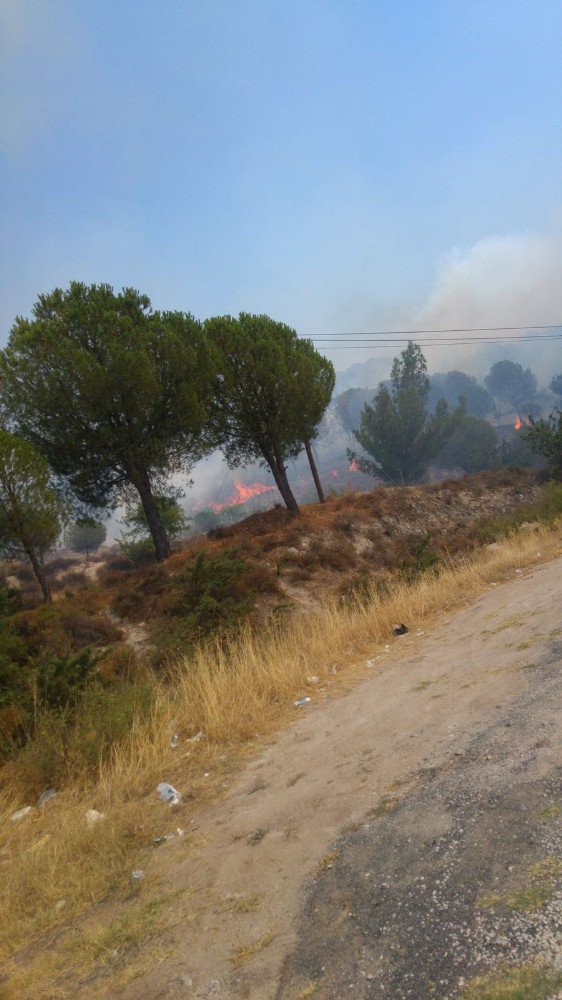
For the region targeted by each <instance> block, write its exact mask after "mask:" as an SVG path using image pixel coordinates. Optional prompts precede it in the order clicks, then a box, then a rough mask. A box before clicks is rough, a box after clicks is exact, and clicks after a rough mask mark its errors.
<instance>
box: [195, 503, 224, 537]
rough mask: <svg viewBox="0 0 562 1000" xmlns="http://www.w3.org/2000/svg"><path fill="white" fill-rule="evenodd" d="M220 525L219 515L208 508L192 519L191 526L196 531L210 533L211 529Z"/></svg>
mask: <svg viewBox="0 0 562 1000" xmlns="http://www.w3.org/2000/svg"><path fill="white" fill-rule="evenodd" d="M220 523H221V518H220V515H219V514H217V513H216V511H214V510H211V508H210V507H209V508H207V509H206V510H200V511H199V513H197V514H195V516H194V518H193V524H194V526H195V528H196V529H197V530H198V531H212V530H213V528H218V526H219V524H220Z"/></svg>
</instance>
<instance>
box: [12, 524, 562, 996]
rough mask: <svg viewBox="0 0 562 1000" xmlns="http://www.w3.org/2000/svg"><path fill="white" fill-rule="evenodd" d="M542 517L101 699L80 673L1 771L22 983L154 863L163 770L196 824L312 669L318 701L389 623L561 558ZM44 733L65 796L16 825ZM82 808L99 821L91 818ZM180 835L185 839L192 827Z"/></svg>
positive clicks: (369, 652)
mask: <svg viewBox="0 0 562 1000" xmlns="http://www.w3.org/2000/svg"><path fill="white" fill-rule="evenodd" d="M550 519H551V516H550V513H549V514H548V516H547V519H546V520H547V523H545V524H540V523H538V522H536V523H535V524H533V525H531V526H528V527H523V528H521V527H520V528H519V529H517V530H515V531H510V533H509V534H508V536H507V537H505V538H504V540H503V541H501V542H497V543H495V544H494V546H493V547H492V548H489V547H487V548H476V549H474V550H473V551H472V552H470V553H465V554H462V555H461V554H459V555H458V556H456V557H454V558H453V557H451V558H448V559H446V560H444V561H442V562H441V563H440V564H439V565H432V566H430V567H428V568H427V569H423V568H420V569H419V571H418V572H416V573H414V574H413V575H411V576H410V577H409V578H408V579H406V578H404V577H403V576H401V575H400V574H397V575H396V577H395V579H394V580H393V581H392V583H390V584H389V585H387V587H385V588H384V590H382V591H381V588H379V587H376V586H374V587H373V588H372V589H368V588H367V589H364V590H363V591H362V593H361V594H360V595H359V594H357V595H355V596H354V597H353V599H352V600H347V601H346V602H345V603H343V604H342V602H341V600H339V599H338V598H337V597H332V598H329V599H327V600H326V601H325V603H324V604H323V605H322V606H321V607H320V608H319V609H318V610H317V611H316V612H315V613H314V614H312V615H310V614H307V615H303V614H296V615H294V616H291V617H290V618H288V619H285V620H279V621H277V622H276V623H275V622H273V623H270V626H269V627H268V629H267V631H264V630H256V629H254V628H251V627H250V626H245V627H243V628H242V629H241V630H239V631H238V632H237V633H236V634H233V635H232V637H231V638H224V637H218V636H217V637H216V638H214V639H210V640H208V641H207V642H205V643H203V644H202V645H196V646H194V647H193V649H192V651H191V652H190V653H189V654H188V655H187V656H184V657H179V658H176V659H175V660H173V661H171V662H170V665H169V667H168V669H167V670H166V671H165V672H163V671H161V672H160V673H155V672H153V671H152V672H151V671H147V672H144V673H143V674H138V675H137V676H136V677H135V678H134V679H133V678H130V680H129V681H128V682H127V685H126V686H125V687H124V688H123V689H122V690H121V698H120V699H118V698H116V699H115V701H113V700H111V701H110V703H109V704H108V702H104V698H108V695H107V691H105V693H104V687H103V685H101V686H100V685H98V684H95V685H93V686H88V685H86V686H85V687H84V689H83V691H82V694H81V696H80V698H79V699H78V701H77V702H76V710H74V711H71V712H70V713H69V714H68V715H67V716H64V715H63V716H59V717H58V719H57V722H56V725H54V724H53V722H54V719H53V716H52V715H51V712H50V710H44V712H43V714H42V715H41V717H40V718H39V719H37V720H36V726H37V729H36V736H34V738H33V739H32V740H31V741H30V743H29V744H28V745H27V747H26V748H24V750H23V752H21V753H20V754H18V755H16V756H15V757H14V758H13V759H11V760H10V761H8V762H7V763H6V764H5V766H4V769H3V775H2V777H3V792H2V807H3V808H2V821H1V823H0V831H1V833H0V858H1V862H0V865H1V874H2V879H3V885H4V898H5V902H4V914H5V918H6V925H7V926H8V928H9V933H8V936H7V939H6V953H5V955H4V956H3V957H4V960H5V962H7V963H9V961H10V955H12V956H14V955H17V953H18V949H20V948H21V947H23V945H24V943H26V944H29V943H30V941H32V940H35V941H36V952H35V959H34V960H31V961H30V962H29V963H26V966H27V968H26V972H25V974H20V973H19V972H18V971H17V967H16V966H10V965H8V968H10V970H11V972H12V973H13V975H14V979H13V983H14V984H15V988H16V990H19V992H17V993H16V995H18V996H34V997H37V996H43V995H45V996H47V995H49V994H48V993H42V992H41V990H42V989H43V986H42V985H41V977H42V976H43V975H48V976H52V975H62V971H63V969H64V968H65V967H66V966H67V964H68V962H69V961H71V962H72V963H75V964H76V966H77V968H81V967H82V968H83V967H85V966H88V963H90V962H91V961H92V953H91V949H90V944H91V942H90V941H89V936H88V933H85V931H84V930H83V929H82V927H81V922H80V920H79V919H78V918H79V915H80V914H81V913H82V912H84V911H85V910H89V909H90V908H91V907H92V905H93V904H95V903H99V902H101V901H102V900H104V899H107V898H108V896H109V897H111V898H112V899H113V900H114V902H116V903H118V902H119V900H120V899H124V898H126V897H127V896H128V895H129V894H130V892H131V888H130V877H131V871H133V869H135V868H138V867H140V868H147V867H149V863H150V855H151V852H152V851H153V850H154V840H155V838H156V837H157V836H158V835H161V834H162V821H163V815H162V811H163V809H164V808H166V809H167V807H164V806H163V805H162V803H160V802H159V801H158V798H157V796H156V794H155V788H156V785H157V783H158V782H159V781H162V780H166V781H170V782H172V783H173V784H174V785H175V786H176V787H178V788H180V790H182V791H183V792H184V795H185V799H184V803H183V804H181V805H180V806H179V807H178V808H177V811H176V812H175V814H174V818H173V824H172V825H173V826H174V827H175V826H176V825H179V826H184V827H186V828H187V829H189V823H190V819H191V818H192V817H193V814H194V810H196V809H197V807H198V806H199V805H201V804H203V803H204V802H205V801H208V799H209V798H210V797H212V796H213V795H216V794H217V793H220V792H221V791H222V789H223V788H224V787H225V785H228V782H229V780H230V777H231V775H232V773H233V771H236V770H237V768H238V767H239V764H240V761H241V759H242V758H243V755H245V754H246V753H248V752H249V751H250V752H251V751H252V750H253V749H254V748H255V747H256V745H257V744H259V742H260V741H261V740H262V739H264V738H265V737H267V736H269V735H271V734H272V733H273V732H275V730H277V729H278V728H279V727H280V726H282V725H284V724H286V723H287V722H288V721H290V719H291V718H293V717H294V716H293V713H294V711H295V710H294V708H293V701H294V699H295V698H298V697H300V696H303V694H306V693H307V692H308V691H312V689H311V688H310V687H309V683H308V681H307V678H309V677H311V676H314V677H318V678H319V684H320V685H322V686H324V687H325V688H326V689H327V692H326V694H325V695H323V696H324V697H327V696H329V693H330V692H333V693H335V692H337V690H338V687H339V686H340V685H341V684H342V683H343V684H346V683H349V681H350V679H351V678H353V677H361V676H363V674H364V672H365V670H366V669H368V668H366V667H365V660H366V658H370V659H371V662H372V658H373V656H376V654H377V650H378V649H380V648H381V647H383V646H384V644H385V643H388V642H389V641H393V640H392V634H393V628H394V625H395V623H396V622H397V621H404V620H407V621H408V622H409V623H410V625H411V626H415V627H422V628H423V627H427V626H428V625H429V624H431V623H432V622H433V621H434V620H435V619H436V617H438V616H439V615H440V614H442V613H444V612H448V611H451V610H453V609H454V608H456V607H459V606H463V605H464V604H465V603H466V601H467V600H470V599H471V598H472V597H473V596H474V595H476V594H478V593H480V592H481V591H482V590H483V589H485V588H486V587H487V586H489V585H490V583H498V582H499V581H501V580H502V579H505V578H509V577H510V576H512V574H513V572H514V569H516V568H521V567H524V566H526V565H532V564H533V563H536V562H540V561H542V560H544V559H548V558H550V557H552V556H553V555H556V554H557V553H558V551H559V529H557V528H556V529H555V530H552V527H549V526H548V522H550ZM334 667H335V668H336V670H335V672H334ZM111 690H112V692H113V690H116V691H119V684H118V685H117V688H116V689H114V688H112V689H111ZM312 693H313V691H312ZM110 697H112V696H110ZM112 718H113V719H114V725H115V728H114V731H113V732H111V719H112ZM102 719H103V720H105V721H104V722H103V723H102V724H101V725H100V721H101V720H102ZM94 734H95V735H94ZM57 741H58V744H57ZM53 745H55V746H57V745H58V747H59V750H60V754H61V757H60V761H61V766H60V769H59V770H58V777H57V783H56V788H57V792H58V794H57V795H56V796H55V797H54V798H53V799H52V800H51V801H50V802H48V803H47V804H46V805H45V806H44V807H43V808H42V809H37V808H35V807H34V808H33V809H32V811H31V813H30V814H29V815H27V816H26V817H24V818H23V819H21V820H19V821H17V822H11V821H10V820H9V816H10V815H11V814H12V812H13V811H14V810H16V809H19V808H21V807H22V806H23V805H24V804H27V803H30V802H33V801H34V796H35V793H36V792H37V790H38V789H39V788H40V786H41V782H40V781H39V780H38V773H40V767H39V771H38V770H37V768H38V762H37V757H38V758H39V759H40V760H41V759H44V758H45V757H49V756H50V755H51V754H52V753H53ZM204 775H209V777H204ZM89 809H95V810H96V811H98V812H101V813H103V816H104V818H103V820H102V821H100V822H99V823H96V824H95V825H93V826H89V825H88V823H87V821H86V813H87V811H88V810H89ZM170 822H171V821H170ZM164 825H166V823H164ZM168 825H169V824H168ZM165 832H168V831H167V829H166V831H165ZM185 843H186V850H188V849H190V844H191V838H190V837H189V836H188V837H186V841H185ZM62 901H64V903H63V902H62ZM145 905H146V904H145ZM53 927H59V929H60V930H59V933H60V934H61V935H62V940H63V941H67V942H68V940H72V941H74V945H73V946H72V949H71V951H70V952H68V951H65V947H64V946H62V945H61V948H60V949H57V953H56V954H53V953H52V951H50V950H47V951H42V948H41V941H42V940H43V938H42V932H44V931H45V930H47V929H49V928H53ZM68 935H70V938H68ZM77 938H79V939H80V940H81V941H82V944H80V945H78V944H76V940H77ZM34 961H36V965H35V967H34ZM31 984H33V986H31ZM24 987H25V988H24ZM28 989H29V990H30V992H26V990H28ZM61 995H63V996H64V987H63V986H62V985H61ZM74 995H76V994H74Z"/></svg>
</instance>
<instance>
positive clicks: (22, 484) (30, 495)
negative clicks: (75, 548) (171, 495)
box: [0, 429, 66, 601]
mask: <svg viewBox="0 0 562 1000" xmlns="http://www.w3.org/2000/svg"><path fill="white" fill-rule="evenodd" d="M65 513H66V510H65V505H64V503H63V501H62V500H61V498H60V496H59V495H58V493H57V492H56V491H55V489H54V488H53V486H52V485H51V473H50V470H49V466H48V465H47V463H46V461H45V459H44V458H43V457H42V456H41V455H40V454H39V453H38V452H37V451H36V450H35V448H34V447H33V446H32V445H30V444H29V443H28V442H27V441H23V440H22V439H21V438H19V437H16V436H15V435H14V434H9V433H8V431H5V430H1V429H0V549H1V550H2V551H3V552H4V554H7V555H10V556H22V555H23V556H25V557H27V559H28V560H29V562H30V563H31V565H32V567H33V572H34V573H35V575H36V577H37V579H38V581H39V584H40V586H41V588H42V590H43V596H44V598H45V600H46V601H49V600H50V591H49V586H48V584H47V581H46V578H45V575H44V572H43V568H42V562H43V556H44V555H45V553H46V552H47V551H48V550H49V549H50V548H51V547H52V546H53V545H54V544H55V542H56V541H57V538H58V537H59V534H60V531H61V526H62V521H63V518H64V516H65Z"/></svg>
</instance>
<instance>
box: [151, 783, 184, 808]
mask: <svg viewBox="0 0 562 1000" xmlns="http://www.w3.org/2000/svg"><path fill="white" fill-rule="evenodd" d="M156 791H157V792H158V795H159V796H160V799H161V801H162V802H169V803H170V805H171V806H177V804H178V802H181V792H178V790H177V788H174V786H173V785H170V784H168V782H167V781H161V782H160V784H159V785H158V786H157V788H156Z"/></svg>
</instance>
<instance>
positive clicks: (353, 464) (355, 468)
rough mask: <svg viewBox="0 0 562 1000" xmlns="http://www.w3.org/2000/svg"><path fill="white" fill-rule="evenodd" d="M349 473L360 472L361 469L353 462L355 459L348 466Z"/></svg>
mask: <svg viewBox="0 0 562 1000" xmlns="http://www.w3.org/2000/svg"><path fill="white" fill-rule="evenodd" d="M349 471H350V472H361V469H360V468H359V466H358V465H357V462H356V461H355V459H353V462H352V463H351V465H350V466H349Z"/></svg>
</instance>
